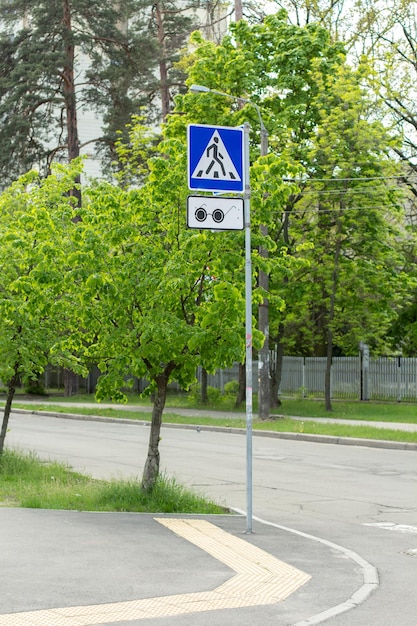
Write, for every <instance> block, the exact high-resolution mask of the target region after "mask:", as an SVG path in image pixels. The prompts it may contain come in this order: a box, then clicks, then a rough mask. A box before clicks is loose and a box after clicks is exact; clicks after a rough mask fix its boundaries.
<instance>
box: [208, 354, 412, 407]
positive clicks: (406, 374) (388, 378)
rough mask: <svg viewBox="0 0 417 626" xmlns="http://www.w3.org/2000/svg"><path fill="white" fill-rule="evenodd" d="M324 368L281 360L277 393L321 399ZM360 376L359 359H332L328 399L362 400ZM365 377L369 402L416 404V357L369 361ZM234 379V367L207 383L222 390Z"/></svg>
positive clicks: (311, 361) (307, 360)
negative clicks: (392, 401) (330, 397)
mask: <svg viewBox="0 0 417 626" xmlns="http://www.w3.org/2000/svg"><path fill="white" fill-rule="evenodd" d="M325 368H326V359H325V358H324V357H323V358H321V357H297V356H286V357H284V362H283V371H282V380H281V387H280V394H281V395H300V396H302V397H309V396H310V397H311V396H314V397H323V396H324V375H325ZM363 375H364V373H363V370H362V365H361V358H360V357H359V356H358V357H334V358H333V361H332V367H331V395H332V397H333V398H347V399H348V398H350V399H361V398H362V399H363ZM367 376H368V399H369V400H395V401H398V402H401V401H408V402H413V401H417V358H403V357H379V358H371V359H370V360H369V370H368V373H367ZM237 378H238V366H237V365H235V366H234V367H233V368H230V369H228V370H221V371H218V372H216V374H214V375H209V377H208V384H209V385H211V386H213V387H217V388H219V389H221V390H222V391H223V390H224V385H225V384H226V383H227V382H228V381H230V380H237ZM257 388H258V385H257V362H256V361H255V362H254V363H253V390H254V392H255V393H256V392H257ZM365 399H367V398H365Z"/></svg>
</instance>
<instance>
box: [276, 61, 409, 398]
mask: <svg viewBox="0 0 417 626" xmlns="http://www.w3.org/2000/svg"><path fill="white" fill-rule="evenodd" d="M328 80H330V81H331V82H332V85H331V88H330V89H329V88H327V87H323V88H322V89H320V95H319V96H318V100H319V101H320V109H321V120H320V123H319V124H318V126H317V130H316V133H315V136H312V141H313V140H314V144H313V145H312V149H311V152H310V162H311V166H310V167H311V168H314V178H313V179H310V180H309V184H308V185H307V186H306V189H305V195H301V196H300V197H299V201H298V203H297V204H296V205H295V212H296V213H297V214H298V215H296V216H294V218H293V236H294V239H295V241H297V238H298V236H297V230H298V233H299V234H300V235H301V239H298V241H302V240H303V238H306V239H307V240H312V241H313V243H314V247H313V248H312V249H311V252H310V254H308V255H307V258H308V260H309V262H310V269H309V275H308V280H305V281H304V283H303V284H304V287H305V290H304V292H303V293H302V297H301V298H300V292H299V291H298V294H297V301H296V303H295V305H294V306H291V307H290V308H291V309H292V311H293V315H297V316H298V320H299V322H300V320H303V321H301V324H305V329H303V330H302V331H301V335H302V336H303V339H302V341H301V342H300V345H304V346H307V345H308V344H309V343H310V350H311V352H310V353H311V354H313V355H316V356H326V357H327V366H326V385H325V389H326V407H327V409H328V410H331V399H330V368H331V359H332V356H333V355H334V351H335V349H336V348H337V349H338V350H339V351H340V352H341V353H343V354H352V353H353V354H356V353H357V350H358V344H359V341H360V340H363V341H365V342H366V343H369V344H370V345H372V346H373V347H374V349H378V348H379V349H381V346H384V345H385V346H387V345H388V342H387V332H388V329H389V325H390V323H391V322H392V320H393V318H394V317H395V316H396V309H397V306H398V304H399V303H400V302H401V300H402V298H403V297H404V294H405V290H406V286H407V281H406V276H405V274H404V272H403V271H402V268H403V266H404V257H403V256H402V255H401V250H400V246H399V241H400V240H401V236H402V232H403V227H404V212H403V206H402V196H401V194H400V191H399V188H398V186H397V184H396V176H397V174H398V164H397V163H395V162H394V161H393V160H392V157H391V156H390V149H391V147H392V146H393V145H395V144H393V140H392V139H391V138H390V136H389V135H388V134H387V132H386V130H385V129H384V127H383V126H382V125H381V124H380V123H379V122H377V121H372V119H369V117H370V114H371V112H372V106H370V104H369V102H368V100H367V98H366V96H365V94H364V92H363V90H362V88H361V81H362V76H361V73H360V72H353V71H352V70H350V69H349V68H348V67H341V68H340V69H339V71H338V72H337V73H336V74H335V75H334V77H328ZM287 293H288V291H287ZM300 305H301V306H300ZM303 305H304V306H305V305H306V306H305V308H304V307H303ZM300 312H303V313H302V314H301V315H300ZM304 330H307V333H305V332H304Z"/></svg>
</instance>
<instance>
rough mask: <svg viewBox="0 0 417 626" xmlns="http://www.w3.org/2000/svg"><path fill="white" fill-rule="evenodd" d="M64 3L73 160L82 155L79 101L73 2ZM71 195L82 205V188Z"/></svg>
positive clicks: (64, 0)
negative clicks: (75, 63)
mask: <svg viewBox="0 0 417 626" xmlns="http://www.w3.org/2000/svg"><path fill="white" fill-rule="evenodd" d="M62 3H63V4H62V7H63V25H64V40H65V65H64V68H63V71H62V78H63V96H64V106H65V113H66V130H67V145H68V160H69V161H72V160H73V159H75V158H77V157H78V156H79V155H80V142H79V138H78V121H77V102H76V95H75V80H74V58H75V46H74V33H73V30H72V16H71V2H70V1H69V0H62ZM76 182H77V183H79V182H80V181H79V180H77V181H76ZM70 195H71V196H74V197H75V198H77V206H79V207H81V189H79V188H74V189H72V190H71V192H70Z"/></svg>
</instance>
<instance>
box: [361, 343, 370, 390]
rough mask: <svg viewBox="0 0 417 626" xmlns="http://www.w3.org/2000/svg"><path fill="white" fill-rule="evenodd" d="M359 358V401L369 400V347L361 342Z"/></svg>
mask: <svg viewBox="0 0 417 626" xmlns="http://www.w3.org/2000/svg"><path fill="white" fill-rule="evenodd" d="M359 350H360V358H361V390H360V399H361V400H369V346H368V345H367V344H366V343H364V342H363V341H361V342H359Z"/></svg>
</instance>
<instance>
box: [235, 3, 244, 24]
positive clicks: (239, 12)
mask: <svg viewBox="0 0 417 626" xmlns="http://www.w3.org/2000/svg"><path fill="white" fill-rule="evenodd" d="M242 17H243V10H242V0H235V22H238V21H239V20H241V19H242Z"/></svg>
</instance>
